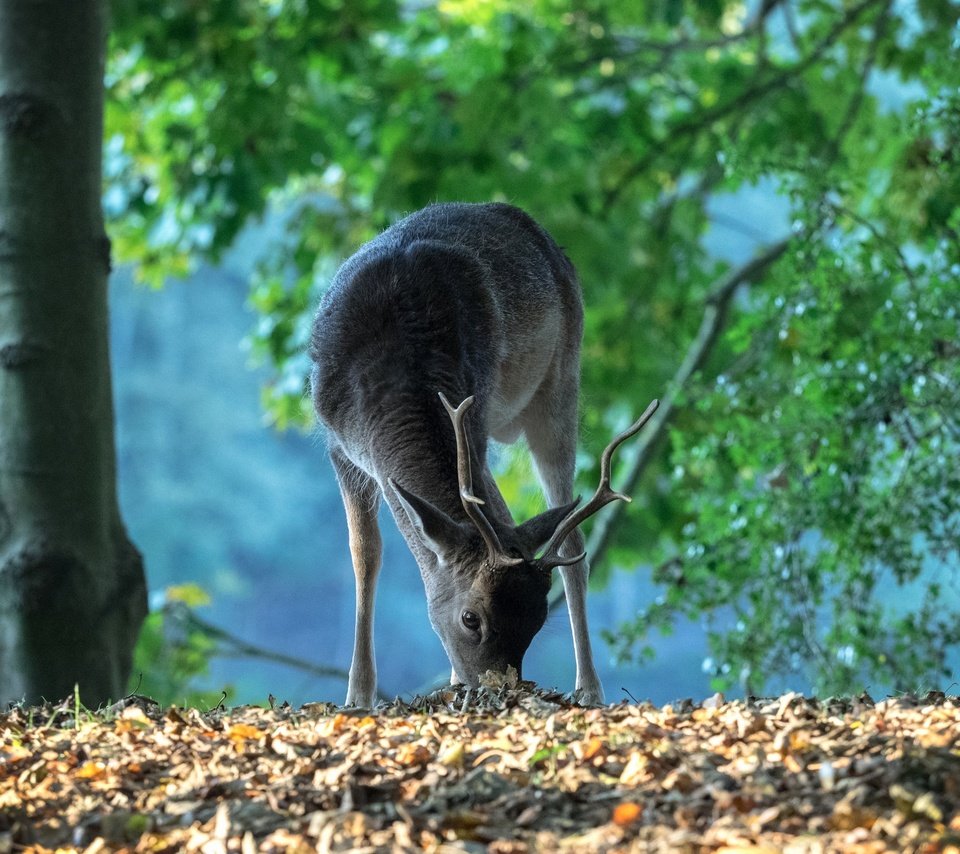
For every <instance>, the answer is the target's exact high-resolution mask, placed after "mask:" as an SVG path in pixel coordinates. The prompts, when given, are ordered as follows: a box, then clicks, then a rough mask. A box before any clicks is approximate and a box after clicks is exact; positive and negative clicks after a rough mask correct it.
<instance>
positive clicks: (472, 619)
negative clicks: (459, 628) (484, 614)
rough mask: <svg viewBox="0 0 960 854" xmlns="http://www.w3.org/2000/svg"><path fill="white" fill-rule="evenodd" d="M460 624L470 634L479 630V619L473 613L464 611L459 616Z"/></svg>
mask: <svg viewBox="0 0 960 854" xmlns="http://www.w3.org/2000/svg"><path fill="white" fill-rule="evenodd" d="M460 622H461V623H463V625H464V626H465V627H466V628H468V629H469V630H470V631H471V632H476V631H478V630H479V629H480V617H478V616H477V614H476V613H474V612H473V611H464V612H463V613H462V614H461V615H460Z"/></svg>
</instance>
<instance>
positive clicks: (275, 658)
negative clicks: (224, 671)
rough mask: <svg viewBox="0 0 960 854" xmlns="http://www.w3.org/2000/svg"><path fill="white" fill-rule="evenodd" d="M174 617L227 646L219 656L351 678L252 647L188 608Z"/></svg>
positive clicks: (339, 671)
mask: <svg viewBox="0 0 960 854" xmlns="http://www.w3.org/2000/svg"><path fill="white" fill-rule="evenodd" d="M177 611H181V609H180V608H177ZM177 616H178V618H179V619H180V620H182V621H183V623H184V624H185V625H186V626H187V627H188V628H190V627H192V628H195V629H197V630H198V631H200V632H202V633H203V634H204V635H206V636H207V637H208V638H211V639H212V640H215V641H217V642H218V643H220V644H223V645H225V646H227V647H229V648H228V649H219V650H218V651H217V654H218V655H223V656H227V655H231V656H235V657H239V658H258V659H260V660H261V661H272V662H274V663H275V664H282V665H284V666H286V667H292V668H294V669H295V670H300V671H303V672H304V673H308V674H310V675H311V676H319V677H324V678H330V679H340V680H342V681H344V682H346V681H347V680H348V679H349V677H350V674H349V673H348V672H347V671H346V670H343V669H342V668H340V667H331V666H329V665H325V664H315V663H314V662H312V661H307V660H306V659H304V658H297V657H296V656H294V655H287V654H286V653H282V652H274V651H273V650H268V649H262V648H261V647H258V646H254V645H253V644H251V643H248V642H247V641H245V640H243V639H242V638H239V637H237V636H236V635H235V634H232V633H231V632H228V631H227V630H226V629H222V628H220V626H216V625H214V624H213V623H208V622H207V621H206V620H204V619H203V618H201V617H198V616H197V615H196V614H195V613H194V612H193V610H192V609H190V608H183V609H182V612H181V613H178V614H177ZM377 696H378V697H379V698H380V699H381V700H387V701H389V700H391V699H393V698H392V697H388V696H387V695H386V694H383V693H382V692H380V691H378V692H377Z"/></svg>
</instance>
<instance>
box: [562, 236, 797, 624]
mask: <svg viewBox="0 0 960 854" xmlns="http://www.w3.org/2000/svg"><path fill="white" fill-rule="evenodd" d="M789 244H790V238H784V239H783V240H780V241H779V242H777V243H774V244H773V245H771V246H770V247H768V248H767V249H766V250H765V251H763V252H762V253H760V254H759V255H757V256H756V257H755V258H752V259H751V260H750V261H748V262H747V263H746V264H743V265H742V266H740V267H737V268H736V269H735V270H731V271H730V272H728V273H727V274H726V275H724V276H722V277H721V278H720V279H718V280H717V281H716V282H715V283H714V285H713V286H712V287H711V288H710V293H709V294H708V295H707V299H706V305H705V307H704V311H703V318H702V320H701V321H700V328H699V330H698V331H697V334H696V336H695V337H694V339H693V341H692V342H691V344H690V347H689V348H688V349H687V353H686V355H685V356H684V358H683V362H682V363H681V365H680V367H679V368H678V369H677V372H676V373H675V374H674V375H673V379H672V380H671V381H670V383H669V386H668V388H667V392H666V394H665V395H664V396H663V397H662V398H661V400H660V408H659V409H658V410H657V412H656V414H655V415H654V416H653V418H652V419H651V420H650V423H649V424H648V425H647V427H646V430H645V431H644V432H643V434H642V435H641V438H640V443H639V447H638V448H637V452H636V457H634V460H633V463H632V464H631V465H630V468H629V470H628V471H627V475H626V477H625V479H624V480H623V486H622V488H620V491H621V492H625V493H627V494H629V493H631V492H633V491H634V489H635V488H636V486H637V483H638V482H639V481H640V478H641V477H643V474H644V472H645V471H646V470H647V466H649V464H650V462H651V461H652V460H653V459H654V450H655V448H656V445H657V443H658V442H659V440H660V439H661V438H662V437H663V435H664V433H665V432H666V427H667V424H668V423H669V421H670V418H671V416H672V415H673V414H674V412H675V410H676V408H677V400H678V399H679V397H680V393H681V392H682V391H683V389H684V387H685V386H686V384H687V383H688V382H689V381H690V378H691V377H692V376H693V375H694V374H695V373H696V372H697V371H698V370H699V369H700V368H701V367H703V364H704V363H705V362H706V360H707V357H708V356H709V355H710V353H711V351H712V350H713V347H714V345H715V344H716V342H717V339H718V338H719V337H720V332H721V331H722V329H723V326H724V324H725V322H726V316H727V309H728V308H729V305H730V300H731V299H732V298H733V295H734V293H735V292H736V290H737V288H738V287H739V286H740V285H742V284H743V283H745V282H750V281H752V280H754V279H756V278H757V277H758V276H760V275H761V274H763V273H764V272H766V270H767V269H769V268H770V267H771V266H773V264H774V263H775V262H776V261H778V260H779V259H780V257H781V256H782V255H783V254H784V252H786V251H787V247H788V246H789ZM624 506H625V505H624V504H623V503H622V502H617V503H616V504H614V505H613V507H611V508H610V510H609V511H608V512H607V513H606V514H605V515H604V516H601V517H598V519H597V522H596V524H595V525H594V526H593V530H592V531H591V533H590V537H589V539H588V540H587V554H588V555H589V556H590V564H591V566H596V565H597V564H599V563H600V562H601V561H602V560H603V557H604V555H605V554H606V551H607V548H608V547H609V545H610V542H611V541H612V539H613V536H614V534H615V533H616V530H617V528H618V527H619V525H620V523H621V521H622V519H623V510H624ZM562 598H563V590H562V588H560V587H555V588H554V589H553V590H552V591H551V592H550V598H549V607H550V610H551V611H552V610H554V609H555V608H556V607H557V606H558V605H559V603H560V600H561V599H562Z"/></svg>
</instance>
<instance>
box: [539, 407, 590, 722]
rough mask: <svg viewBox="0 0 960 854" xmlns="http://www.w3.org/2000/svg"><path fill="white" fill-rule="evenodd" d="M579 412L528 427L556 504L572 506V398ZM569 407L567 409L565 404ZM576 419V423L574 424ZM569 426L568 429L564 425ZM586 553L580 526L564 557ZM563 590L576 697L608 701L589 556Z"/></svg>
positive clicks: (572, 569) (567, 569)
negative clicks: (595, 643) (590, 593)
mask: <svg viewBox="0 0 960 854" xmlns="http://www.w3.org/2000/svg"><path fill="white" fill-rule="evenodd" d="M572 403H573V407H574V408H573V412H572V413H567V414H568V416H569V417H568V418H564V417H560V418H557V417H556V416H554V417H553V418H540V419H537V421H536V422H533V423H531V424H529V425H528V426H527V427H526V429H525V432H526V435H527V441H528V442H529V443H530V451H531V453H532V455H533V461H534V464H535V466H536V469H537V474H538V475H539V477H540V482H541V484H542V486H543V491H544V494H545V495H546V498H547V503H548V504H549V505H550V506H551V507H559V506H560V505H562V504H566V503H567V502H569V501H570V500H571V499H572V497H573V472H574V462H575V452H576V441H577V434H576V409H575V406H576V397H574V398H573V399H572ZM564 408H567V407H564ZM571 423H572V427H570V426H569V425H570V424H571ZM565 427H566V428H568V429H564V428H565ZM582 551H583V534H582V533H580V531H579V530H574V531H572V532H571V533H570V535H569V536H568V537H567V539H566V540H565V541H564V543H563V545H562V546H561V547H560V553H561V554H562V555H564V556H572V555H577V554H580V553H581V552H582ZM560 577H561V578H562V579H563V592H564V594H565V596H566V599H567V611H568V613H569V615H570V629H571V631H572V632H573V655H574V659H575V661H576V666H577V678H576V683H575V688H574V697H575V698H576V700H577V701H578V702H580V703H582V704H583V705H598V704H601V703H603V686H602V685H601V684H600V677H599V676H598V675H597V668H596V667H595V666H594V663H593V650H592V649H591V647H590V631H589V629H588V627H587V582H588V580H589V578H590V569H589V567H588V565H587V562H586V560H582V561H580V562H579V563H575V564H574V565H573V566H564V567H560Z"/></svg>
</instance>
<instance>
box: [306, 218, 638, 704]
mask: <svg viewBox="0 0 960 854" xmlns="http://www.w3.org/2000/svg"><path fill="white" fill-rule="evenodd" d="M582 329H583V308H582V304H581V298H580V287H579V284H578V281H577V276H576V272H575V271H574V268H573V265H572V264H571V263H570V261H569V260H568V259H567V257H566V256H565V255H564V253H563V251H562V250H561V249H560V247H559V246H557V244H556V243H555V242H554V241H553V240H552V239H551V238H550V237H549V235H547V233H546V232H545V231H544V230H543V229H542V228H541V227H540V226H539V225H537V223H536V222H534V221H533V220H532V219H531V218H530V217H529V216H527V215H526V214H525V213H523V212H522V211H520V210H518V209H517V208H514V207H511V206H509V205H504V204H438V205H432V206H430V207H428V208H425V209H424V210H422V211H419V212H418V213H415V214H412V215H410V216H408V217H407V218H406V219H403V220H401V221H400V222H398V223H397V224H396V225H394V226H392V227H391V228H389V229H387V230H386V231H385V232H383V234H381V235H380V236H379V237H377V238H375V239H374V240H371V241H370V242H369V243H367V244H366V245H364V246H363V247H361V248H360V250H359V251H358V252H357V253H356V254H355V255H353V256H352V257H351V258H349V259H348V260H347V261H346V262H345V263H344V264H343V265H342V266H341V267H340V269H339V271H338V272H337V274H336V276H335V277H334V279H333V282H332V283H331V285H330V288H329V290H328V291H327V292H326V294H325V295H324V297H323V299H322V300H321V302H320V307H319V309H318V312H317V315H316V319H315V320H314V325H313V332H312V337H311V344H310V356H311V359H312V361H313V370H312V372H311V376H310V379H311V386H312V393H313V403H314V407H315V409H316V412H317V415H318V417H319V419H320V421H321V422H322V423H323V424H324V425H325V426H326V428H327V431H328V434H329V448H330V457H331V459H332V461H333V465H334V468H335V470H336V473H337V480H338V482H339V485H340V491H341V494H342V497H343V503H344V507H345V509H346V514H347V526H348V528H349V534H350V553H351V556H352V558H353V568H354V573H355V575H356V594H357V611H356V633H355V638H354V648H353V660H352V662H351V664H350V677H349V684H348V687H347V699H346V702H347V704H348V705H349V704H352V705H357V706H366V707H370V706H372V705H373V703H374V700H375V696H376V683H377V676H376V664H375V662H374V654H373V606H374V591H375V588H376V582H377V575H378V573H379V571H380V558H381V539H380V532H379V529H378V527H377V508H378V506H379V503H380V496H381V495H383V497H384V498H385V499H386V502H387V504H388V505H389V507H390V510H391V512H392V513H393V517H394V519H395V520H396V522H397V526H398V527H399V529H400V531H401V533H402V534H403V536H404V538H405V539H406V541H407V544H408V546H409V547H410V550H411V551H412V552H413V554H414V556H415V557H416V560H417V563H418V564H419V567H420V573H421V576H422V577H423V583H424V587H425V588H426V593H427V605H428V611H429V615H430V622H431V623H432V624H433V628H434V630H435V631H436V632H437V634H438V635H439V636H440V640H441V641H442V643H443V647H444V649H445V650H446V653H447V657H448V658H449V659H450V663H451V665H452V668H453V672H452V675H451V682H464V683H466V684H467V685H468V686H472V687H476V686H477V685H478V680H479V677H480V676H481V675H482V674H483V673H484V672H485V671H487V670H488V669H492V670H498V671H501V672H502V671H505V670H506V667H507V666H508V665H512V666H513V667H515V668H516V670H517V673H518V674H520V673H521V672H522V670H521V668H522V660H523V655H524V653H525V652H526V650H527V647H528V646H529V645H530V641H531V640H532V639H533V636H534V635H535V634H536V633H537V632H538V631H539V630H540V628H541V627H542V626H543V624H544V622H545V621H546V618H547V593H548V591H549V589H550V582H551V571H552V570H553V569H554V568H555V567H560V572H561V574H562V576H563V584H564V589H565V592H566V597H567V604H568V608H569V613H570V623H571V626H572V629H573V645H574V654H575V657H576V667H577V676H576V689H575V690H576V696H577V697H578V698H579V699H580V701H581V702H585V703H599V702H602V701H603V689H602V687H601V685H600V680H599V678H598V677H597V671H596V669H595V667H594V664H593V657H592V654H591V651H590V638H589V635H588V632H587V613H586V592H587V577H588V569H587V563H586V560H585V555H584V554H583V536H582V534H581V533H580V531H579V530H578V527H577V526H578V525H580V523H581V522H583V521H584V519H586V518H587V517H588V516H590V515H592V514H593V513H595V512H596V511H597V510H599V509H600V508H601V507H602V506H604V505H605V504H606V503H608V502H610V501H613V500H614V499H616V498H623V499H624V500H629V499H627V498H626V496H623V495H619V494H618V493H616V492H613V491H612V490H611V489H610V486H609V474H610V472H609V464H610V456H611V455H612V453H613V451H614V449H615V448H616V447H617V446H618V445H619V444H620V443H621V442H622V441H624V440H625V439H626V438H628V437H629V436H632V435H633V434H634V433H636V432H637V431H638V430H639V429H640V428H641V427H642V426H643V424H644V423H645V421H646V420H647V418H649V416H650V415H651V414H652V412H653V409H655V408H656V401H654V403H652V404H651V406H650V408H649V409H648V411H647V412H646V413H644V415H643V417H641V419H640V420H639V421H638V422H637V423H636V424H634V425H633V426H632V427H631V428H629V429H628V430H627V431H625V432H624V433H623V434H621V435H620V436H618V437H617V438H616V439H614V440H613V442H611V444H610V446H609V447H608V448H607V450H606V451H605V452H604V455H603V461H602V466H601V468H602V472H601V485H600V488H599V489H598V490H597V493H596V495H594V497H593V498H592V499H591V500H590V501H589V502H588V503H587V504H586V505H584V506H583V507H581V508H579V509H577V505H578V501H571V492H572V488H573V477H574V455H575V450H576V439H577V398H578V390H579V384H580V355H579V354H580V338H581V334H582ZM450 401H454V402H457V403H458V404H459V405H458V406H457V407H456V408H454V407H453V406H452V405H451V404H450ZM451 421H452V429H451ZM521 433H523V434H524V435H525V436H526V438H527V442H528V443H529V446H530V451H531V454H532V456H533V461H534V464H535V466H536V470H537V473H538V475H539V479H540V482H541V484H542V486H543V490H544V492H545V493H546V498H547V502H548V505H549V507H550V509H549V510H547V511H545V512H544V513H541V514H539V515H538V516H535V517H534V518H532V519H530V520H528V521H526V522H524V523H523V524H521V525H516V524H515V523H514V521H513V518H512V516H511V515H510V511H509V510H508V509H507V505H506V503H505V501H504V499H503V496H502V495H501V494H500V491H499V489H498V488H497V485H496V483H495V482H494V479H493V476H492V475H491V473H490V470H489V468H488V466H487V440H488V437H493V438H494V439H495V440H497V441H500V442H513V441H515V440H516V439H517V438H518V437H519V435H520V434H521ZM474 473H476V478H474Z"/></svg>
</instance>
